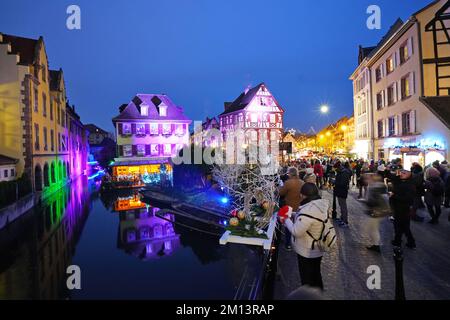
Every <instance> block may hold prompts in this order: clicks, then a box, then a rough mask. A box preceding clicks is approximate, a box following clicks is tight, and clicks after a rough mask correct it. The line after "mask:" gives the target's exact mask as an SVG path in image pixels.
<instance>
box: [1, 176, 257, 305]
mask: <svg viewBox="0 0 450 320" xmlns="http://www.w3.org/2000/svg"><path fill="white" fill-rule="evenodd" d="M210 231H211V230H209V231H208V230H202V228H192V227H191V226H186V224H179V223H177V216H176V214H172V213H170V212H167V211H164V212H163V211H161V212H160V208H157V207H154V206H152V205H151V203H150V204H145V203H143V202H141V201H140V199H139V198H138V197H136V195H135V194H133V193H132V192H130V193H121V194H116V193H112V194H111V193H110V194H101V193H100V182H99V181H94V180H88V179H87V178H85V177H83V178H80V179H78V180H77V181H74V182H73V183H72V184H71V185H69V186H68V187H66V188H65V189H61V190H60V191H59V192H57V193H56V194H54V195H53V196H51V197H50V198H49V199H48V200H46V201H45V202H44V203H43V204H42V205H41V206H39V207H35V208H34V209H33V210H31V211H30V212H28V213H27V214H25V215H23V216H22V217H21V218H20V219H18V220H16V221H14V222H12V223H10V224H9V225H8V226H7V227H6V228H4V229H2V230H0V299H188V300H189V299H249V298H253V297H254V296H255V294H256V293H257V291H258V290H259V289H260V285H261V283H260V280H261V275H262V274H263V270H262V268H263V267H264V253H263V252H262V250H261V249H259V248H257V247H251V246H244V245H227V246H222V245H220V244H219V235H218V233H217V230H216V231H215V232H210ZM72 265H76V266H78V267H79V268H80V271H81V278H80V280H81V289H79V290H78V289H73V290H69V289H68V287H67V279H68V276H69V275H70V274H68V273H67V269H68V267H69V266H72Z"/></svg>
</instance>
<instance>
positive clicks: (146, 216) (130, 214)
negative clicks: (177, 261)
mask: <svg viewBox="0 0 450 320" xmlns="http://www.w3.org/2000/svg"><path fill="white" fill-rule="evenodd" d="M159 210H160V209H159V208H155V207H150V206H149V205H146V204H145V203H143V202H141V199H140V196H139V195H138V194H134V195H131V196H128V197H118V198H117V200H116V201H115V203H114V211H116V212H118V213H119V220H120V223H119V239H118V247H119V249H122V250H124V251H125V252H126V253H128V254H131V255H133V256H135V257H138V258H139V259H142V260H148V259H155V258H161V257H163V256H167V255H171V254H172V253H173V252H174V251H175V250H176V249H177V248H178V247H179V246H180V235H178V234H176V233H175V229H174V226H173V221H174V220H175V217H174V215H173V214H170V213H165V214H163V215H162V217H157V216H156V213H157V212H158V211H159Z"/></svg>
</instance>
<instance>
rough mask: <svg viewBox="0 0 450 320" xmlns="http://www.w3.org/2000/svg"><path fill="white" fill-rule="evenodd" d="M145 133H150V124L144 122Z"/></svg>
mask: <svg viewBox="0 0 450 320" xmlns="http://www.w3.org/2000/svg"><path fill="white" fill-rule="evenodd" d="M145 134H150V124H148V123H146V124H145Z"/></svg>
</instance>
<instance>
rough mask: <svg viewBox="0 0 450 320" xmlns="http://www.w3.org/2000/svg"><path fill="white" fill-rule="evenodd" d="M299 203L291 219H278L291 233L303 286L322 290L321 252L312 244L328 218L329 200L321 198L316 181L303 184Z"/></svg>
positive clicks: (320, 233)
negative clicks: (297, 209)
mask: <svg viewBox="0 0 450 320" xmlns="http://www.w3.org/2000/svg"><path fill="white" fill-rule="evenodd" d="M301 194H302V198H303V200H302V202H301V206H300V208H299V212H298V213H297V214H296V216H295V217H294V222H293V221H292V220H291V219H281V222H282V223H284V225H285V226H286V228H288V229H289V231H290V232H291V233H292V235H293V247H294V250H295V252H296V253H297V259H298V268H299V273H300V279H301V282H302V285H309V286H311V287H316V288H320V289H322V290H323V281H322V274H321V270H320V269H321V262H322V256H323V251H322V250H321V249H320V247H319V246H317V245H314V244H315V243H316V240H315V239H320V238H321V236H322V231H323V226H324V223H323V222H322V221H326V220H327V218H328V208H329V203H328V201H327V200H325V199H322V198H321V197H320V194H319V189H318V188H317V186H316V185H315V184H312V183H305V184H304V185H303V187H302V190H301Z"/></svg>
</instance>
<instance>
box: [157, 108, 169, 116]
mask: <svg viewBox="0 0 450 320" xmlns="http://www.w3.org/2000/svg"><path fill="white" fill-rule="evenodd" d="M159 116H160V117H167V107H166V106H159Z"/></svg>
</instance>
